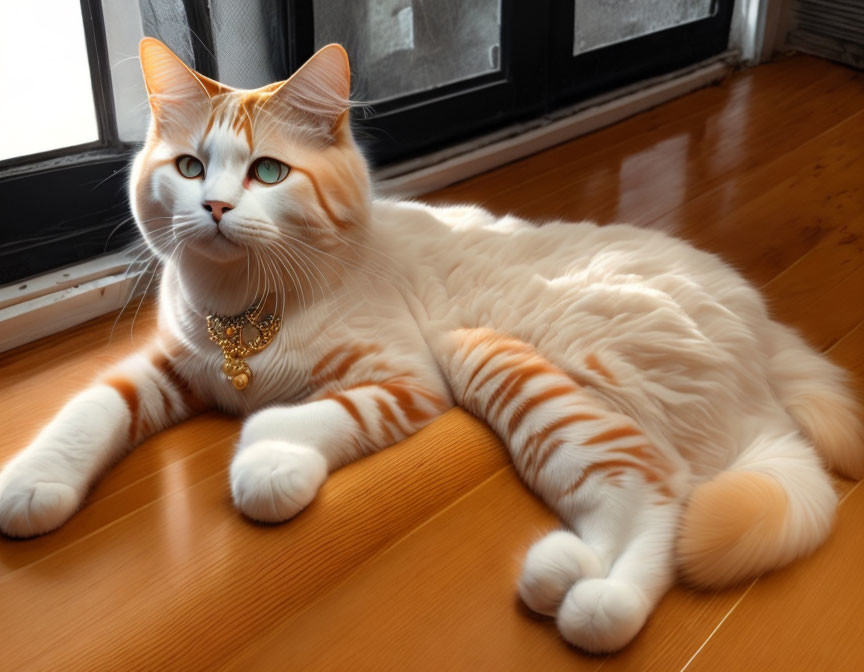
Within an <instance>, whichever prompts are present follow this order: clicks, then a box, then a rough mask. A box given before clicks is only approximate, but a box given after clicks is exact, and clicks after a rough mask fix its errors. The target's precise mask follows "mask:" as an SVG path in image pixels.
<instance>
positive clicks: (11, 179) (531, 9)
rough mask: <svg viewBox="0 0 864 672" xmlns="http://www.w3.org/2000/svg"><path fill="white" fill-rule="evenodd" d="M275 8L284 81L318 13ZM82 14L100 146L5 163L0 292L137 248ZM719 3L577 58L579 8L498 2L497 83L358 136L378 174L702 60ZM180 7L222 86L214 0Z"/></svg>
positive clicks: (427, 103) (204, 67)
mask: <svg viewBox="0 0 864 672" xmlns="http://www.w3.org/2000/svg"><path fill="white" fill-rule="evenodd" d="M272 2H273V13H272V15H273V20H274V21H276V22H278V24H279V25H280V26H281V27H282V31H281V33H282V34H281V45H279V46H278V48H277V50H276V51H277V52H278V53H274V54H273V55H272V58H273V66H274V68H275V71H276V72H277V73H278V74H279V76H281V77H283V78H287V77H288V76H289V75H290V74H291V73H293V72H295V71H296V70H297V69H298V68H299V67H300V66H301V65H302V64H303V63H304V62H305V61H306V60H307V59H308V58H309V56H311V55H312V54H313V53H314V52H315V48H316V45H315V37H314V34H315V31H314V18H315V17H314V1H313V0H272ZM80 3H81V11H82V18H83V22H84V28H85V36H86V45H87V53H88V59H89V63H90V70H91V81H92V87H93V99H94V104H95V110H96V119H97V127H98V130H99V139H98V140H97V141H94V142H90V143H85V144H81V145H77V146H74V147H65V148H61V149H55V150H51V151H47V152H41V153H39V154H32V155H28V156H21V157H14V158H11V159H8V160H4V161H0V202H2V203H4V204H5V205H6V207H7V208H9V207H10V206H11V208H12V212H13V215H12V217H11V218H10V219H9V220H7V222H6V223H5V224H4V227H3V229H2V232H3V238H2V239H0V285H4V284H7V283H11V282H15V281H19V279H20V281H21V282H22V284H24V283H26V280H25V279H26V278H27V277H30V276H33V275H38V274H40V273H44V272H46V271H49V270H53V269H57V268H59V267H63V266H67V265H69V264H73V263H78V262H81V261H84V260H86V259H89V258H93V257H97V256H99V255H101V254H104V253H106V252H109V251H114V250H117V249H119V248H122V247H124V246H127V245H128V244H129V242H131V241H132V240H133V239H134V225H133V223H132V218H131V214H130V210H129V204H128V195H127V181H128V173H129V168H130V167H131V159H132V157H133V155H134V153H135V151H136V150H137V148H138V146H139V143H124V142H121V141H120V140H119V137H118V133H117V122H116V115H115V110H114V96H113V91H112V83H111V72H110V67H109V61H108V49H107V40H106V34H105V26H104V20H103V16H102V3H101V0H80ZM714 3H715V5H716V11H715V12H714V14H713V15H712V16H711V17H709V18H707V19H703V20H699V21H694V22H690V23H687V24H684V25H681V26H676V27H673V28H670V29H667V30H664V31H660V32H656V33H652V34H649V35H645V36H642V37H639V38H635V39H632V40H628V41H626V42H622V43H619V44H614V45H611V46H607V47H602V48H600V49H596V50H593V51H591V52H587V53H586V54H581V55H579V56H573V54H572V51H573V32H574V30H573V27H574V24H573V17H574V4H573V2H572V0H532V2H525V1H524V0H501V30H502V33H501V44H500V51H499V53H500V59H499V60H500V69H499V70H498V71H496V72H492V73H487V74H483V75H479V76H476V77H471V78H468V79H464V80H461V81H457V82H453V83H450V84H447V85H445V86H441V87H437V88H434V89H431V90H428V91H420V92H415V93H411V94H408V95H405V96H401V97H397V98H393V99H390V100H387V101H382V102H378V103H375V104H374V106H372V107H371V110H370V109H365V108H364V109H361V110H360V111H359V113H358V114H355V116H354V123H355V124H356V125H357V126H358V127H359V129H360V130H361V132H360V133H359V134H358V135H359V136H360V137H362V138H363V140H362V141H361V142H362V144H363V146H364V149H365V150H366V153H367V155H368V156H370V158H371V159H372V163H373V165H379V166H380V165H386V164H388V163H392V162H395V161H400V160H404V159H407V158H409V157H414V156H417V155H418V154H421V153H426V152H431V151H434V150H437V149H440V148H442V147H445V146H448V145H452V144H454V143H457V142H459V141H462V140H464V139H466V138H469V137H472V136H476V135H478V134H481V133H485V132H489V131H492V130H495V129H497V128H501V127H503V126H507V125H510V124H513V123H515V122H518V121H521V120H525V119H531V118H536V117H539V116H541V115H543V114H548V113H549V112H552V111H554V110H556V109H559V108H561V107H563V106H566V105H568V104H572V103H574V102H576V101H578V100H582V99H585V98H587V97H589V96H593V95H596V94H598V93H601V92H603V91H608V90H610V89H613V88H617V87H620V86H624V85H626V84H629V83H632V82H634V81H637V80H640V79H645V78H648V77H651V76H654V75H658V74H662V73H664V72H669V71H672V70H675V69H678V68H680V67H684V66H686V65H688V64H692V63H695V62H698V61H701V60H704V59H706V58H709V57H710V56H712V55H715V54H718V53H721V52H723V51H725V49H726V45H727V43H728V38H729V29H730V25H731V20H732V14H733V5H734V0H714ZM183 7H184V10H185V14H186V19H187V23H188V30H189V38H190V44H191V47H192V55H193V58H194V63H192V64H190V65H193V67H195V69H196V70H198V71H199V72H201V73H202V74H204V75H206V76H208V77H211V78H213V79H218V75H219V73H218V62H217V59H216V56H215V52H216V50H215V49H214V45H213V29H212V19H211V15H210V4H209V0H183ZM156 37H159V36H158V35H156ZM169 46H170V45H169ZM318 46H320V45H318Z"/></svg>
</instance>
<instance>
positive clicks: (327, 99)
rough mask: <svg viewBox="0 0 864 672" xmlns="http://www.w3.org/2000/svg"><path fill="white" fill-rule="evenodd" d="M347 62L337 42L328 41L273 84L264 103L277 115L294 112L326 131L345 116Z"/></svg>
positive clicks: (348, 89)
mask: <svg viewBox="0 0 864 672" xmlns="http://www.w3.org/2000/svg"><path fill="white" fill-rule="evenodd" d="M350 92H351V65H350V63H349V62H348V54H347V53H345V50H344V49H343V48H342V46H341V45H338V44H328V45H327V46H326V47H321V49H319V50H318V52H317V53H316V54H315V55H314V56H312V58H310V59H309V60H308V61H306V62H305V63H304V64H303V66H302V67H301V68H300V69H299V70H298V71H297V72H295V73H294V74H293V75H291V77H290V78H289V79H288V80H286V81H285V82H283V83H282V84H281V85H280V86H279V87H278V88H276V89H275V90H274V91H273V93H272V94H271V95H270V98H269V99H268V100H267V102H266V104H265V108H266V109H267V110H268V111H269V112H273V113H275V114H277V115H279V116H285V117H288V116H289V115H294V116H296V115H297V114H298V113H299V114H300V115H301V116H302V117H304V118H306V119H308V120H310V121H312V122H313V123H314V124H315V125H316V126H320V127H321V128H323V130H325V131H327V132H329V133H331V134H332V133H335V132H336V130H337V129H338V128H339V127H340V126H342V124H343V121H344V120H345V119H346V118H347V116H348V115H347V114H345V111H346V110H347V109H348V107H349V105H350V103H349V100H348V98H349V95H350Z"/></svg>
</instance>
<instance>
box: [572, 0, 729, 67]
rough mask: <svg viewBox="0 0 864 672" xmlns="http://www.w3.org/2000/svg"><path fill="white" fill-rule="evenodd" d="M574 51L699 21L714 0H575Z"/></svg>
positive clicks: (578, 51) (577, 52)
mask: <svg viewBox="0 0 864 672" xmlns="http://www.w3.org/2000/svg"><path fill="white" fill-rule="evenodd" d="M574 1H575V4H576V12H575V14H576V21H575V24H576V25H575V32H574V34H573V55H574V56H578V55H579V54H584V53H585V52H586V51H591V50H592V49H599V48H600V47H607V46H609V45H610V44H616V43H618V42H625V41H627V40H632V39H633V38H636V37H641V36H642V35H648V34H650V33H656V32H657V31H660V30H665V29H667V28H672V27H674V26H680V25H681V24H682V23H689V22H690V21H698V20H699V19H704V18H707V17H709V16H711V15H712V14H713V10H712V5H713V4H714V2H713V0H574Z"/></svg>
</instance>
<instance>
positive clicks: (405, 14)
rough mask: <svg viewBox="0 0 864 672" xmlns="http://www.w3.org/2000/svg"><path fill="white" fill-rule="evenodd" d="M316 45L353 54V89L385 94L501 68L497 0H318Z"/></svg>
mask: <svg viewBox="0 0 864 672" xmlns="http://www.w3.org/2000/svg"><path fill="white" fill-rule="evenodd" d="M313 6H314V23H315V45H316V47H323V46H324V45H325V44H328V43H330V42H339V43H340V44H342V45H343V46H344V47H345V48H346V49H347V50H348V54H349V55H350V56H351V72H352V75H353V77H354V86H353V87H352V88H353V89H354V95H355V97H356V98H358V99H360V100H365V101H370V102H371V101H375V100H385V99H387V98H395V97H397V96H404V95H406V94H409V93H414V92H417V91H427V90H429V89H434V88H436V87H439V86H443V85H445V84H450V83H451V82H458V81H460V80H463V79H468V78H470V77H476V76H477V75H482V74H485V73H489V72H495V71H497V70H498V69H499V68H500V62H499V61H500V59H499V51H500V46H499V45H500V43H501V6H500V0H355V1H352V2H345V0H314V4H313Z"/></svg>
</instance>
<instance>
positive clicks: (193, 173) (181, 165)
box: [177, 154, 204, 180]
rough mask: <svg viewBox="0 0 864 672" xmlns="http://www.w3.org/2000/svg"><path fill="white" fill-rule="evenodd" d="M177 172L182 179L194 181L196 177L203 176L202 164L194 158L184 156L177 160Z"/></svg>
mask: <svg viewBox="0 0 864 672" xmlns="http://www.w3.org/2000/svg"><path fill="white" fill-rule="evenodd" d="M177 170H178V171H179V172H180V174H181V175H182V176H183V177H187V178H189V179H190V180H194V179H195V178H196V177H201V176H202V175H204V164H203V163H201V162H200V161H199V160H198V159H196V158H195V157H194V156H189V155H188V154H184V155H183V156H181V157H179V158H178V159H177Z"/></svg>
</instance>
